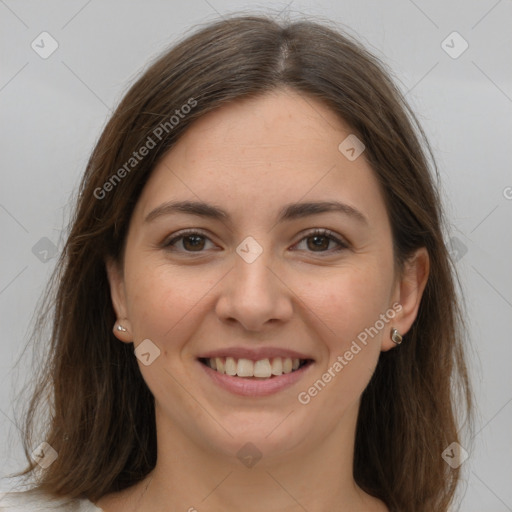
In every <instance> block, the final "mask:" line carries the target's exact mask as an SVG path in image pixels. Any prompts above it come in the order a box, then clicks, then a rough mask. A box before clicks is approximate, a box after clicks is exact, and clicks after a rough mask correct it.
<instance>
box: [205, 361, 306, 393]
mask: <svg viewBox="0 0 512 512" xmlns="http://www.w3.org/2000/svg"><path fill="white" fill-rule="evenodd" d="M197 361H198V363H199V366H200V367H201V368H202V369H203V371H204V372H205V373H206V376H207V378H208V380H209V382H210V383H213V384H214V385H216V386H218V387H219V388H220V389H221V390H224V391H228V392H230V393H231V394H234V395H239V396H244V397H252V398H256V397H265V396H269V395H273V394H276V393H278V392H279V391H282V390H285V389H286V388H289V387H291V386H293V385H294V384H295V383H296V382H298V381H299V380H300V379H302V377H304V375H305V374H306V373H307V372H308V371H309V370H310V368H311V367H312V366H314V361H313V359H299V358H291V357H269V358H264V359H257V360H251V359H247V358H243V357H241V358H239V359H236V358H234V357H205V358H199V359H198V360H197Z"/></svg>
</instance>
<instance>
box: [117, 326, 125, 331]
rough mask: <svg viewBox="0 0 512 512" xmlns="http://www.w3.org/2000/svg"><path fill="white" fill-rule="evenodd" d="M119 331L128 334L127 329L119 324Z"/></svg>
mask: <svg viewBox="0 0 512 512" xmlns="http://www.w3.org/2000/svg"><path fill="white" fill-rule="evenodd" d="M117 330H118V331H121V332H126V331H127V329H126V327H123V326H122V325H121V324H117Z"/></svg>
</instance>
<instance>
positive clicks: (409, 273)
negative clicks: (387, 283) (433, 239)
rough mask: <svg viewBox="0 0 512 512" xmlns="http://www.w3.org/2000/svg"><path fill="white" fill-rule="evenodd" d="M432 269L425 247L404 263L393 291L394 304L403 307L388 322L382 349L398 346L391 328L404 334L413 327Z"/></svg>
mask: <svg viewBox="0 0 512 512" xmlns="http://www.w3.org/2000/svg"><path fill="white" fill-rule="evenodd" d="M429 271H430V258H429V255H428V251H427V249H426V248H425V247H421V248H420V249H418V250H417V251H416V252H415V253H414V254H413V255H412V256H411V257H410V258H408V259H407V261H406V262H405V263H404V268H403V271H402V273H401V275H400V276H399V278H398V280H397V282H396V285H395V290H394V292H393V304H396V303H398V304H400V305H401V309H400V310H398V308H397V309H396V311H397V313H396V316H395V318H394V319H393V320H391V321H390V322H389V324H388V328H387V332H386V333H385V334H384V338H383V340H382V351H383V352H385V351H387V350H390V349H392V348H394V347H396V345H395V343H393V342H392V341H391V329H393V328H395V329H397V330H398V332H399V333H400V334H401V335H402V336H403V335H404V334H406V333H407V332H408V331H409V329H410V328H411V326H412V324H413V322H414V320H415V319H416V316H417V315H418V310H419V307H420V302H421V297H422V296H423V292H424V290H425V286H426V285H427V281H428V276H429Z"/></svg>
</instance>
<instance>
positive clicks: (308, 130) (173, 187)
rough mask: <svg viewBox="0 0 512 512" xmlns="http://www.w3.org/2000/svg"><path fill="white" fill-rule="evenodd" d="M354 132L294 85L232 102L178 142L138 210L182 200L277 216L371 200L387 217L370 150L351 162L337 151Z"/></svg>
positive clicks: (151, 181)
mask: <svg viewBox="0 0 512 512" xmlns="http://www.w3.org/2000/svg"><path fill="white" fill-rule="evenodd" d="M351 133H352V132H351V129H350V126H348V125H347V124H346V123H345V122H344V121H343V120H342V119H340V118H339V117H338V116H337V115H336V114H335V113H334V112H333V111H332V110H330V109H329V108H328V107H326V106H325V105H324V104H323V103H321V102H320V101H318V100H316V99H313V98H311V97H309V96H304V95H302V94H299V93H296V92H294V91H291V90H289V89H288V90H287V89H285V90H278V91H274V92H271V93H268V94H266V95H264V96H260V97H256V98H250V99H243V100H239V101H235V102H232V103H230V104H227V105H225V106H223V107H221V108H219V109H218V110H215V111H213V112H209V113H208V114H206V115H204V116H203V117H201V118H200V119H199V120H197V121H196V122H194V124H193V125H192V126H191V127H190V128H189V130H188V131H187V132H186V133H185V134H184V135H183V136H182V137H181V138H180V139H179V140H178V142H177V144H176V145H175V146H174V147H173V149H172V150H171V151H169V152H168V153H167V154H166V155H165V156H164V158H163V159H162V160H161V161H160V162H159V164H158V165H157V166H156V168H155V169H154V170H153V172H152V175H151V177H150V179H149V180H148V183H147V184H146V187H145V189H144V190H143V193H142V195H141V197H140V199H139V203H138V205H137V210H138V212H139V214H140V215H141V216H144V215H145V214H147V213H148V212H149V211H150V210H151V209H153V208H155V207H156V206H158V205H159V204H160V203H163V202H165V201H169V200H170V199H176V198H178V199H193V200H202V201H205V202H214V203H216V204H223V205H225V207H226V209H228V210H230V211H232V212H233V215H236V214H237V212H238V213H240V214H242V211H247V210H252V211H254V209H256V208H259V209H261V210H262V211H263V210H265V211H267V212H269V213H272V212H274V213H275V212H276V211H277V210H279V208H280V205H281V204H284V203H289V202H291V201H299V200H308V201H312V200H326V199H330V200H340V199H342V200H343V201H344V202H346V203H348V204H351V203H352V204H354V203H361V200H362V199H364V202H366V203H367V208H370V210H374V213H375V214H376V215H382V214H383V213H384V214H385V210H384V211H383V209H384V202H383V200H382V197H381V193H380V190H379V187H378V184H377V180H376V178H375V176H374V173H373V171H372V169H371V168H370V166H369V165H368V163H367V162H366V160H365V159H364V153H363V155H361V156H360V157H359V158H357V159H356V160H354V161H351V160H349V159H347V158H346V156H344V154H342V153H341V152H340V150H339V149H338V146H339V145H340V143H341V142H342V141H343V140H345V139H346V138H347V137H348V136H349V135H351ZM358 207H359V208H362V209H365V205H364V204H359V206H358ZM379 207H380V211H379ZM367 213H368V214H370V213H371V212H370V211H368V212H367Z"/></svg>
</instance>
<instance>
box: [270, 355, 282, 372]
mask: <svg viewBox="0 0 512 512" xmlns="http://www.w3.org/2000/svg"><path fill="white" fill-rule="evenodd" d="M282 374H283V360H282V359H281V358H280V357H274V359H272V375H282Z"/></svg>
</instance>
